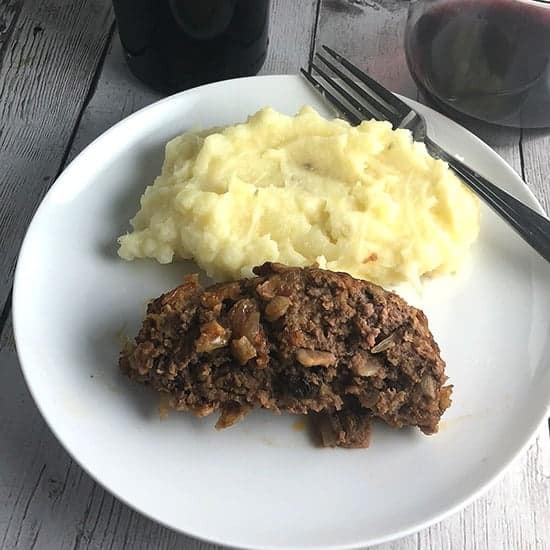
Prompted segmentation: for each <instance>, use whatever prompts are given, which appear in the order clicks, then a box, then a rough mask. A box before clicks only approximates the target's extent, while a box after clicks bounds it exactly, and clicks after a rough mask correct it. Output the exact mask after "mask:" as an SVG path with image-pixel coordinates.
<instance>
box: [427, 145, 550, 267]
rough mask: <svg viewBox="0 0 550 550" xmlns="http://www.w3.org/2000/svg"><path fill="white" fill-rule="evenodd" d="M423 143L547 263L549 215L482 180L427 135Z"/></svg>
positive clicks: (549, 247) (549, 253) (549, 234)
mask: <svg viewBox="0 0 550 550" xmlns="http://www.w3.org/2000/svg"><path fill="white" fill-rule="evenodd" d="M424 143H425V144H426V148H427V149H428V151H429V153H430V154H431V155H432V156H434V157H436V158H439V159H441V160H444V161H445V162H447V164H448V165H449V166H450V167H451V168H452V169H453V171H454V172H455V173H456V174H457V175H458V176H459V177H460V178H461V179H462V180H463V181H464V183H466V185H468V187H469V188H470V189H471V190H472V191H473V192H474V193H476V194H477V195H478V196H479V197H481V198H482V199H483V200H484V201H485V202H486V203H487V204H488V205H489V206H490V207H491V208H492V209H493V210H494V211H495V212H496V213H497V214H498V215H499V216H500V217H501V218H503V219H504V220H505V221H506V222H508V223H509V224H510V225H511V226H512V227H513V228H514V229H515V231H516V232H517V233H518V234H519V235H520V236H521V237H522V238H523V240H524V241H525V242H526V243H527V244H529V245H530V246H531V247H532V248H533V249H534V250H536V251H537V252H538V253H539V254H540V255H541V256H542V257H543V258H544V259H545V260H546V261H547V262H550V220H548V218H546V217H545V216H542V215H541V214H539V213H538V212H535V211H534V210H533V209H532V208H529V207H528V206H527V205H526V204H524V203H522V202H521V201H519V200H518V199H516V198H515V197H512V195H509V194H508V193H506V192H505V191H503V190H502V189H500V188H499V187H497V186H496V185H494V184H493V183H491V182H490V181H489V180H487V179H485V178H484V177H483V176H481V175H480V174H478V173H477V172H476V171H474V170H472V169H471V168H469V167H468V166H466V165H465V164H464V163H463V162H461V161H460V160H458V159H457V158H456V157H453V156H452V155H450V154H449V153H448V152H447V151H445V150H444V149H443V148H441V147H440V146H439V145H438V144H437V143H435V142H434V141H432V140H431V139H430V138H428V137H426V138H425V140H424Z"/></svg>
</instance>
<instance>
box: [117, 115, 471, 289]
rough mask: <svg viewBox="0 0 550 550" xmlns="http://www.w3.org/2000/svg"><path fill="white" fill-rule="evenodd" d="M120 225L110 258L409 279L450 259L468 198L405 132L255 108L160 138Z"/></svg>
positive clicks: (464, 229)
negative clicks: (132, 208)
mask: <svg viewBox="0 0 550 550" xmlns="http://www.w3.org/2000/svg"><path fill="white" fill-rule="evenodd" d="M131 224H132V227H133V231H132V232H131V233H130V234H127V235H124V236H122V237H120V239H119V243H120V248H119V255H120V256H121V257H122V258H124V259H126V260H133V259H134V258H144V257H149V258H155V259H156V260H158V261H159V262H161V263H168V262H171V261H172V260H173V259H174V258H175V257H177V258H187V259H191V258H192V259H194V260H195V261H196V262H197V264H198V265H199V266H200V267H201V268H203V269H204V270H205V271H206V272H207V274H208V275H210V276H211V277H213V278H215V279H219V280H221V279H233V278H239V277H242V276H249V275H251V273H252V267H253V266H255V265H258V264H261V263H262V262H264V261H268V260H269V261H276V262H281V263H284V264H288V265H293V266H306V265H310V264H312V263H313V262H317V263H319V265H320V266H321V267H325V268H327V269H332V270H339V271H347V272H348V273H350V274H351V275H353V276H355V277H360V278H365V279H369V280H372V281H376V282H378V283H381V284H393V283H397V282H399V281H403V280H409V281H412V282H415V283H417V282H418V281H419V280H420V278H421V277H422V275H424V274H432V273H449V272H453V271H455V270H456V269H457V268H458V267H459V266H460V264H461V262H462V260H463V258H464V256H465V254H466V253H467V250H468V247H469V245H470V244H471V243H472V242H473V241H474V240H475V239H476V237H477V234H478V231H479V205H478V201H477V199H476V198H475V197H474V196H473V195H472V194H471V193H470V192H469V191H468V190H467V189H466V188H465V187H464V185H463V184H462V183H461V182H460V181H459V180H458V179H457V178H456V177H455V176H454V175H453V173H452V172H451V171H450V170H449V169H448V167H447V165H446V164H445V163H443V162H441V161H439V160H434V159H433V158H432V157H430V156H429V155H428V153H427V152H426V149H425V147H424V145H423V144H421V143H415V142H413V141H412V138H411V135H410V133H409V132H408V131H405V130H397V131H393V130H392V128H391V126H390V124H389V123H386V122H374V121H369V122H363V123H362V124H361V125H360V126H358V127H351V126H350V125H349V124H348V123H346V122H344V121H342V120H332V121H328V120H326V119H324V118H322V117H321V116H319V115H318V114H317V113H316V112H315V111H314V110H313V109H311V108H310V107H304V108H303V109H302V110H301V111H300V112H299V113H298V114H297V115H296V116H293V117H292V116H287V115H283V114H281V113H278V112H276V111H274V110H273V109H270V108H266V109H263V110H261V111H259V112H258V113H256V114H255V115H253V116H251V117H250V118H249V119H248V121H247V122H246V123H244V124H238V125H236V126H230V127H227V128H224V129H217V130H210V131H206V132H199V133H187V134H183V135H181V136H178V137H176V138H174V139H173V140H172V141H170V142H169V143H168V144H167V146H166V158H165V161H164V166H163V167H162V173H161V175H160V176H159V177H158V178H157V179H156V180H155V182H154V184H153V185H152V186H149V187H147V189H146V190H145V193H144V194H143V196H142V198H141V209H140V211H139V212H138V213H137V215H136V216H135V218H134V219H133V220H132V221H131Z"/></svg>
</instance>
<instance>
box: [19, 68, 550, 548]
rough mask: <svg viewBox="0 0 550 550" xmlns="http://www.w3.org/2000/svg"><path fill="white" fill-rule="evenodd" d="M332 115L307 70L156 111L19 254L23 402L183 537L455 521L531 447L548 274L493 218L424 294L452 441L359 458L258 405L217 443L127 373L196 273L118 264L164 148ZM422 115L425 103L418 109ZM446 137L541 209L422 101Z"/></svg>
mask: <svg viewBox="0 0 550 550" xmlns="http://www.w3.org/2000/svg"><path fill="white" fill-rule="evenodd" d="M303 104H312V105H313V106H315V107H317V108H318V109H320V110H321V111H325V112H327V111H326V109H325V108H324V106H323V105H322V104H320V103H319V100H318V98H317V96H316V95H315V93H313V92H312V91H310V89H309V88H307V87H306V85H305V84H304V83H303V82H302V81H301V80H300V79H298V78H297V77H293V76H270V77H260V78H247V79H240V80H233V81H228V82H222V83H217V84H213V85H210V86H205V87H202V88H198V89H195V90H190V91H188V92H185V93H181V94H178V95H176V96H173V97H170V98H168V99H165V100H164V101H160V102H159V103H155V104H154V105H151V106H150V107H147V108H146V109H143V110H141V111H139V112H138V113H136V114H134V115H132V116H130V117H129V118H127V119H126V120H124V121H122V122H120V123H119V124H117V125H116V126H114V127H113V128H111V129H110V130H109V131H107V132H106V133H105V134H103V135H102V136H101V137H100V138H98V139H97V140H96V141H94V142H93V143H92V144H91V145H90V146H89V147H88V148H87V149H86V150H85V151H84V152H83V153H81V154H80V155H79V156H78V158H76V159H75V160H74V161H73V162H72V163H71V165H70V166H69V167H68V168H67V169H66V170H65V171H64V172H63V174H62V175H61V176H60V177H59V179H58V180H57V182H56V183H55V185H54V186H53V187H52V189H51V191H50V192H49V193H48V195H47V196H46V198H45V199H44V201H43V203H42V205H41V207H40V208H39V210H38V212H37V213H36V216H35V218H34V220H33V222H32V224H31V226H30V228H29V230H28V233H27V236H26V239H25V242H24V244H23V247H22V250H21V255H20V257H19V263H18V267H17V273H16V278H15V290H14V323H15V335H16V340H17V348H18V351H19V356H20V359H21V365H22V368H23V371H24V373H25V377H26V380H27V383H28V385H29V388H30V390H31V393H32V395H33V397H34V399H35V401H36V403H37V405H38V407H39V409H40V411H41V413H42V415H43V416H44V418H45V419H46V421H47V422H48V424H49V426H50V428H51V429H52V431H53V432H54V433H55V435H56V436H57V438H58V439H59V441H61V443H62V444H63V445H64V446H65V448H66V449H67V450H68V451H69V453H71V455H72V456H73V457H74V458H75V459H76V460H77V461H78V463H79V464H80V465H81V466H82V467H83V468H84V469H85V470H86V471H87V472H88V473H90V474H91V475H92V476H93V477H94V478H95V479H96V480H97V481H98V482H99V483H101V484H102V485H103V486H104V487H106V488H107V489H108V490H109V491H111V492H112V493H113V494H115V495H116V496H117V497H118V498H120V499H121V500H123V501H124V502H126V503H127V504H129V505H131V506H132V507H134V508H135V509H137V510H139V511H140V512H142V513H144V514H146V515H147V516H150V517H151V518H153V519H155V520H157V521H159V522H161V523H163V524H165V525H167V526H170V527H172V528H174V529H176V530H178V531H183V532H185V533H188V534H191V535H194V536H196V537H200V538H203V539H207V540H210V541H214V542H217V543H222V544H227V545H232V546H238V547H246V548H318V549H322V548H336V547H338V548H355V547H359V546H365V545H367V544H374V543H378V542H381V541H386V540H390V539H392V538H396V537H400V536H403V535H405V534H407V533H410V532H412V531H414V530H417V529H420V528H422V527H425V526H427V525H428V524H430V523H432V522H434V521H437V520H439V519H441V518H442V517H443V516H445V515H447V514H449V513H451V512H453V511H456V510H457V509H459V508H460V507H461V506H463V505H464V504H465V503H467V502H468V501H469V500H471V499H472V498H474V497H475V496H476V495H478V494H479V493H480V491H482V490H483V489H485V488H486V487H487V485H488V484H489V483H490V482H491V481H492V480H494V479H495V477H496V476H497V475H498V474H499V473H501V472H502V470H503V469H504V468H505V467H506V465H507V464H509V463H510V461H511V460H512V459H513V458H514V457H515V456H516V455H517V454H518V453H519V452H520V451H521V450H522V449H524V448H525V447H526V445H527V444H528V442H529V441H530V440H531V438H532V436H533V434H534V433H535V430H536V429H537V427H538V425H539V424H540V422H541V421H542V420H543V418H544V416H545V414H546V410H547V404H548V396H549V394H550V369H549V368H548V364H549V360H550V339H549V338H548V335H549V332H550V331H549V325H550V314H549V311H550V279H549V275H550V269H549V266H548V265H547V264H545V263H544V262H543V261H542V260H540V259H539V258H538V257H537V256H536V255H535V254H534V253H533V252H532V251H531V250H530V249H529V248H528V247H527V246H525V245H524V244H523V243H522V242H521V241H520V240H519V238H517V237H516V236H515V234H514V233H513V232H512V231H511V230H510V229H509V228H508V227H506V226H505V225H504V224H503V223H501V222H500V220H499V219H498V218H497V217H496V216H495V215H493V214H492V213H491V212H490V211H489V210H487V209H486V208H484V209H483V212H482V216H483V219H482V230H481V236H480V239H479V242H478V243H477V244H476V245H475V247H474V249H473V253H472V262H471V266H470V267H469V268H468V269H466V271H465V272H463V273H462V275H461V276H459V277H456V278H447V279H440V280H438V281H436V282H435V283H433V284H431V285H429V286H428V287H427V288H426V291H425V293H424V295H423V296H422V297H418V298H417V300H416V303H417V304H418V305H421V306H422V307H423V308H424V309H425V311H426V313H427V315H428V318H429V319H430V325H431V328H432V330H433V332H434V334H435V337H436V339H437V340H438V342H439V344H440V346H441V349H442V354H443V356H444V358H445V359H446V361H447V363H448V374H449V375H450V377H451V382H452V383H453V384H454V385H455V390H454V396H453V399H454V404H453V406H452V407H451V409H450V410H449V411H448V412H447V413H446V414H445V416H444V422H443V425H442V429H441V432H440V433H439V434H438V435H435V436H432V437H426V436H423V435H421V434H420V433H419V432H418V431H417V430H412V429H411V430H401V431H392V430H390V429H388V428H384V427H383V426H377V427H376V429H375V431H374V434H373V438H372V446H371V448H370V449H368V450H343V449H335V450H333V449H319V448H316V447H314V446H313V445H312V444H311V442H310V440H309V437H308V434H307V432H305V431H297V430H296V429H293V427H294V428H295V426H294V422H295V418H292V417H290V416H285V415H283V416H275V415H273V414H270V413H266V412H257V413H254V414H252V415H250V417H248V418H246V419H245V421H243V422H242V423H240V424H239V425H237V426H235V427H233V428H231V429H228V430H226V431H223V432H217V431H215V430H214V429H213V424H214V421H215V420H214V419H210V418H207V419H202V420H198V419H194V418H192V417H191V416H190V415H188V414H178V413H172V414H170V416H169V418H168V419H167V420H160V418H159V415H158V412H157V405H158V400H157V396H156V395H155V394H154V392H152V391H151V390H149V389H148V388H145V387H141V386H139V385H138V384H136V383H134V382H130V381H129V380H127V379H126V378H124V377H123V376H122V375H120V374H119V372H118V370H117V354H118V350H119V346H120V342H119V340H118V338H117V335H118V334H120V332H121V331H125V332H127V333H128V334H130V335H133V334H134V333H135V331H136V329H137V327H138V325H139V322H140V320H141V318H142V315H143V312H144V303H145V301H146V299H148V298H151V297H154V296H157V295H158V294H160V293H161V292H163V291H165V290H166V289H168V288H170V287H172V286H175V285H176V284H178V282H179V281H180V280H181V278H182V274H183V273H184V272H185V271H189V270H190V269H193V266H192V265H189V264H181V263H180V264H175V265H171V266H161V265H158V264H156V263H154V262H152V261H136V262H134V263H126V262H124V261H122V260H120V259H118V257H117V256H116V253H115V250H116V245H115V239H116V237H117V236H118V235H119V234H121V233H122V232H124V231H125V230H126V229H127V228H128V219H129V218H130V217H131V216H132V215H133V214H134V212H135V211H136V208H137V206H138V198H139V196H140V194H141V193H142V191H143V189H144V187H145V186H146V185H147V184H149V183H151V182H152V180H153V178H154V176H155V175H156V174H157V173H158V172H159V169H160V166H161V164H162V160H163V145H164V143H165V142H166V141H167V140H168V139H170V138H171V137H173V136H174V135H176V134H178V133H180V132H183V131H185V130H187V129H189V128H191V127H197V126H200V127H208V126H213V125H221V124H228V123H234V122H237V121H241V120H244V119H245V118H246V116H247V115H248V114H250V113H253V112H254V111H256V110H257V109H259V108H260V107H263V106H265V105H271V106H273V107H275V108H277V109H279V110H281V111H283V112H286V113H289V114H292V113H294V112H295V111H296V110H297V109H298V108H299V107H300V106H302V105H303ZM415 105H416V104H415ZM416 106H417V107H418V109H419V110H421V111H422V112H423V113H425V114H426V116H427V118H428V121H429V128H430V131H431V133H432V134H433V136H434V137H435V138H437V139H438V140H439V141H440V142H441V144H442V145H444V146H446V147H447V148H448V149H449V150H451V151H454V152H456V153H458V154H460V155H461V156H463V157H464V158H465V159H466V160H467V161H468V162H469V163H471V164H472V165H473V166H474V167H475V168H477V169H478V170H479V171H480V172H481V173H483V174H485V175H486V176H487V177H489V178H491V179H492V180H494V181H495V182H497V183H499V184H500V185H501V186H502V187H504V188H505V189H507V190H508V191H511V192H513V193H514V194H515V195H517V196H518V197H519V198H521V199H523V200H524V201H526V202H527V203H529V204H531V205H533V206H534V207H535V208H538V209H540V206H538V205H537V203H536V201H535V199H534V198H533V196H532V195H531V193H530V192H529V191H528V190H527V188H526V187H525V186H524V185H523V184H522V182H521V181H520V179H519V178H518V176H517V175H516V174H515V173H514V172H513V170H512V169H511V168H510V167H509V166H507V165H506V164H505V163H504V162H503V161H502V160H501V159H500V158H499V157H498V156H497V155H496V154H495V153H494V152H492V151H491V150H490V149H489V148H488V147H487V146H485V145H484V144H482V143H481V142H480V141H479V140H478V139H476V138H475V137H474V136H472V135H471V134H469V133H468V132H466V131H465V130H464V129H462V128H461V127H459V126H458V125H456V124H454V123H453V122H451V121H449V120H448V119H446V118H444V117H443V116H441V115H439V114H437V113H435V112H434V111H431V110H429V109H427V108H425V107H421V106H420V105H416Z"/></svg>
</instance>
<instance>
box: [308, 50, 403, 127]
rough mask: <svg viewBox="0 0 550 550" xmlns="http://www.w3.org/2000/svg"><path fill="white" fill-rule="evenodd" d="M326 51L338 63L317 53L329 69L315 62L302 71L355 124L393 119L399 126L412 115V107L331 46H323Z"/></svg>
mask: <svg viewBox="0 0 550 550" xmlns="http://www.w3.org/2000/svg"><path fill="white" fill-rule="evenodd" d="M323 50H325V51H326V52H327V53H328V54H329V55H330V56H331V58H332V59H334V60H335V61H336V63H334V62H332V61H330V60H329V59H328V58H327V57H326V56H324V55H321V54H319V53H317V54H316V55H315V57H316V58H317V59H318V60H320V61H321V62H322V63H323V65H324V66H325V67H326V69H328V70H326V69H323V68H321V67H320V66H319V65H318V64H317V63H315V62H314V61H312V62H311V63H310V66H309V72H307V71H304V70H303V69H301V71H302V74H303V75H304V76H305V78H306V79H307V80H308V81H309V82H310V83H311V85H312V86H314V87H315V89H316V90H317V91H319V92H320V93H321V94H322V95H324V96H325V97H326V98H327V99H328V100H329V101H330V102H331V103H332V104H333V105H334V106H335V107H336V108H337V109H338V110H339V111H340V113H341V114H342V115H343V116H344V117H345V118H346V119H347V120H348V121H349V122H350V123H351V124H359V123H360V122H361V121H362V120H365V119H370V118H374V119H377V120H389V121H390V122H391V123H392V125H393V126H394V127H398V126H399V124H400V122H401V121H402V119H403V118H404V117H405V116H406V115H407V113H409V112H410V107H408V106H407V105H406V104H405V103H403V102H402V101H401V100H400V99H399V98H398V97H397V96H395V95H394V94H392V93H391V92H390V91H389V90H387V89H386V88H384V87H383V86H382V85H380V84H379V83H378V82H376V81H375V80H373V79H372V78H371V77H370V76H368V75H367V74H366V73H365V72H364V71H362V70H361V69H359V68H358V67H356V66H355V65H353V64H352V63H350V62H349V61H348V60H347V59H345V58H344V57H342V56H341V55H340V54H338V53H336V52H335V51H334V50H332V49H331V48H329V47H328V46H323ZM312 70H313V71H315V73H317V75H319V77H321V78H322V79H323V80H324V81H325V82H326V83H327V84H328V85H329V86H330V89H329V88H328V87H327V86H326V85H325V84H323V83H322V82H321V81H320V80H319V79H318V78H316V77H315V76H313V74H312ZM330 73H332V74H333V75H334V76H331V74H330Z"/></svg>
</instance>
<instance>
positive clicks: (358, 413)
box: [120, 263, 451, 447]
mask: <svg viewBox="0 0 550 550" xmlns="http://www.w3.org/2000/svg"><path fill="white" fill-rule="evenodd" d="M254 272H255V273H256V274H257V275H258V277H255V278H251V279H241V280H239V281H235V282H230V283H220V284H216V285H213V286H211V287H208V288H206V289H203V288H202V287H201V286H200V285H199V282H198V277H196V276H191V277H188V278H187V279H186V280H185V282H184V284H182V285H181V286H179V287H177V288H175V289H174V290H172V291H170V292H168V293H166V294H163V295H162V296H160V297H159V298H157V299H156V300H153V301H152V302H151V303H150V304H149V306H148V308H147V316H146V318H145V320H144V322H143V325H142V328H141V330H140V331H139V334H138V336H137V337H136V339H135V344H134V345H132V346H129V347H128V349H126V350H125V351H123V352H122V354H121V356H120V367H121V368H122V370H123V371H124V372H125V373H126V374H127V375H128V376H130V377H131V378H133V379H135V380H138V381H139V382H144V383H147V384H150V385H151V386H153V388H155V389H156V390H158V391H160V392H165V393H167V394H169V404H170V406H171V407H173V408H175V409H177V410H183V411H191V412H193V413H195V414H196V415H198V416H205V415H208V414H210V413H213V412H215V411H220V412H221V415H220V419H219V420H218V424H217V427H226V426H230V425H231V424H233V423H235V422H236V421H238V420H240V419H241V418H242V417H243V416H244V415H245V414H246V413H247V412H248V411H249V410H251V409H252V408H255V407H262V408H265V409H271V410H273V411H275V412H280V411H286V412H290V413H296V414H308V413H320V414H319V415H316V416H317V417H318V418H319V422H318V427H319V431H320V434H321V439H322V443H323V444H324V445H340V446H348V447H366V446H368V443H369V418H371V417H376V418H379V419H381V420H383V421H384V422H385V423H387V424H389V425H390V426H394V427H402V426H418V427H419V428H420V429H421V430H422V431H423V432H424V433H426V434H432V433H434V432H436V431H437V428H438V422H439V419H440V417H441V415H442V414H443V412H444V411H445V409H446V408H447V407H448V406H449V405H450V402H451V401H450V394H451V386H444V383H445V381H446V380H447V377H446V376H445V373H444V369H445V363H444V362H443V360H442V359H441V357H440V355H439V348H438V346H437V344H436V343H435V342H434V339H433V337H432V335H431V333H430V331H429V328H428V322H427V320H426V317H425V316H424V314H423V313H422V311H420V310H419V309H416V308H414V307H412V306H410V305H408V304H407V303H406V302H405V301H404V300H403V299H402V298H400V297H399V296H397V295H396V294H394V293H392V292H387V291H385V290H384V289H382V288H381V287H379V286H377V285H375V284H373V283H369V282H367V281H360V280H357V279H354V278H353V277H351V276H350V275H347V274H345V273H335V272H331V271H326V270H323V269H319V268H316V267H310V268H288V267H285V266H282V265H280V264H273V263H265V264H264V265H262V266H260V267H257V268H255V270H254Z"/></svg>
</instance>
